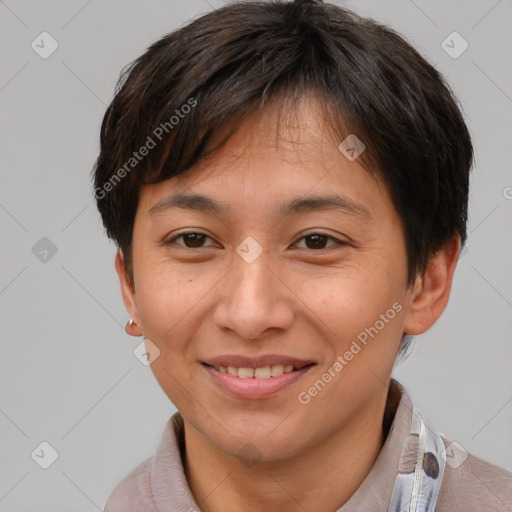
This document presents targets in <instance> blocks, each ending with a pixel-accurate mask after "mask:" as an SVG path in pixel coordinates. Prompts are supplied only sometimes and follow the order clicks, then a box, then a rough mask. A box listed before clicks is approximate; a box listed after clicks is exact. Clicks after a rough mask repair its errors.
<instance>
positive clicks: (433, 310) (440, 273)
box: [404, 235, 460, 335]
mask: <svg viewBox="0 0 512 512" xmlns="http://www.w3.org/2000/svg"><path fill="white" fill-rule="evenodd" d="M459 252H460V236H459V235H454V236H453V237H452V238H451V239H450V240H449V241H448V242H447V243H446V244H445V245H444V246H443V248H442V249H440V250H439V251H438V252H437V253H436V254H435V255H434V257H433V258H432V259H431V260H430V262H429V264H428V267H427V269H426V271H425V273H424V275H423V276H418V277H417V278H416V282H415V284H414V286H413V288H412V290H411V292H410V295H409V307H408V311H407V313H406V316H405V319H404V332H405V333H406V334H412V335H417V334H422V333H424V332H425V331H427V330H428V329H430V327H432V325H434V323H435V322H436V321H437V319H438V318H439V317H440V316H441V314H442V313H443V311H444V310H445V308H446V305H447V304H448V299H449V297H450V291H451V288H452V279H453V274H454V272H455V267H456V266H457V262H458V259H459Z"/></svg>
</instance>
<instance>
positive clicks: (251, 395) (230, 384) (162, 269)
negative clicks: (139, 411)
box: [123, 103, 413, 460]
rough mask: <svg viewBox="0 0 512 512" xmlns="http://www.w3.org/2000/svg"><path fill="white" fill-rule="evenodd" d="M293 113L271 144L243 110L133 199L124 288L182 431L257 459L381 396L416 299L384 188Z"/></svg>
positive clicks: (301, 441)
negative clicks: (193, 160) (204, 147)
mask: <svg viewBox="0 0 512 512" xmlns="http://www.w3.org/2000/svg"><path fill="white" fill-rule="evenodd" d="M297 114H298V119H299V122H300V129H298V128H297V126H296V125H294V124H293V123H291V124H287V125H286V127H285V128H281V131H280V133H279V139H278V142H276V122H277V117H276V116H275V115H273V114H272V113H271V111H268V112H266V113H264V115H263V116H260V117H257V116H255V115H253V116H252V117H250V118H249V119H248V120H247V121H246V122H245V124H244V125H243V126H242V127H241V128H240V129H239V130H238V132H237V133H236V134H235V135H234V136H233V137H232V138H231V139H230V140H229V141H228V143H227V144H226V145H225V146H224V148H223V149H221V150H219V151H218V152H217V153H215V154H214V155H213V156H212V157H211V158H209V159H207V160H204V161H201V162H200V163H199V164H197V165H196V166H195V167H193V168H191V169H190V170H188V171H187V172H186V173H184V174H183V175H181V176H178V177H176V178H172V179H170V180H167V181H165V182H162V183H159V184H156V185H150V186H145V187H144V188H143V189H142V190H141V195H140V201H139V206H138V210H137V214H136V219H135V225H134V231H133V245H132V247H133V253H132V254H133V273H134V288H133V289H128V288H127V285H126V283H125V285H124V291H123V293H124V298H125V303H126V304H127V307H128V309H129V312H130V314H131V316H132V318H133V319H134V320H135V321H136V322H137V323H139V324H140V325H141V326H142V334H143V336H144V338H146V339H149V340H151V342H152V343H154V344H155V345H156V346H157V347H158V349H159V350H160V355H159V356H158V357H157V358H156V359H155V361H154V362H153V363H152V365H151V368H152V370H153V372H154V375H155V376H156V378H157V380H158V382H159V384H160V385H161V387H162V389H163V390H164V391H165V393H166V394H167V395H168V397H169V398H170V400H171V401H172V402H173V403H174V404H175V406H176V407H177V409H178V410H179V411H180V413H181V414H182V416H183V417H184V419H185V421H186V423H188V424H190V425H192V426H193V427H194V428H195V429H196V430H197V431H199V432H201V433H202V434H204V436H206V437H207V438H208V439H210V440H211V441H212V442H213V444H214V445H216V446H217V447H219V448H220V449H222V450H223V451H225V452H227V453H231V454H235V453H237V452H238V450H240V448H241V447H242V446H244V445H245V444H246V443H247V442H250V443H252V444H253V445H255V446H256V447H257V449H258V450H259V452H260V453H261V457H262V458H263V459H267V460H272V459H283V458H286V457H293V456H294V455H298V454H300V453H301V452H302V451H304V450H307V449H309V448H312V447H313V446H315V445H316V444H319V443H320V442H321V441H322V440H323V439H326V438H328V437H329V436H331V435H333V434H334V433H335V432H337V431H340V429H344V428H346V429H349V428H350V425H351V423H353V422H354V420H355V419H356V418H358V417H360V416H361V415H362V414H363V413H364V411H365V410H368V408H369V407H371V406H372V405H371V404H374V403H375V401H376V399H377V397H382V396H383V395H385V392H386V388H385V385H384V384H383V383H386V382H388V380H389V376H390V374H391V370H392V367H393V363H394V361H395V357H396V354H397V351H398V349H399V346H400V341H401V337H402V333H403V332H404V328H405V326H406V323H407V321H408V319H409V315H410V310H411V304H412V300H413V298H412V292H411V290H410V289H409V288H408V287H407V258H406V252H405V243H404V235H403V228H402V224H401V221H400V218H399V216H398V214H397V213H396V211H395V209H394V207H393V205H392V203H391V200H390V196H389V193H388V191H387V190H386V187H385V186H384V184H383V183H382V182H381V181H380V179H379V178H376V177H375V176H372V175H370V174H369V173H368V172H367V171H365V170H364V169H363V168H362V166H361V165H360V164H359V163H358V161H357V159H356V160H355V161H350V160H348V159H347V158H346V157H345V156H344V154H343V153H341V152H340V151H339V149H338V145H339V142H340V141H339V142H336V141H332V139H331V138H330V137H329V136H328V134H327V131H326V129H325V127H324V126H323V124H322V122H321V115H320V114H319V111H318V109H316V108H315V107H314V103H309V104H302V105H301V107H300V108H299V109H298V111H297ZM177 195H180V196H191V195H197V196H199V195H200V196H204V198H206V199H204V198H203V199H198V198H196V199H195V200H193V199H190V198H189V199H188V200H187V199H186V198H184V197H181V198H180V199H176V196H177ZM173 197H175V199H174V200H173V199H172V198H173ZM326 197H330V201H328V200H326V199H325V198H326ZM322 198H323V199H322ZM334 199H337V201H335V200H334ZM227 367H229V368H227ZM239 368H242V369H241V370H240V369H239ZM255 368H256V370H255ZM291 368H293V369H292V370H291ZM290 370H291V371H290ZM253 374H255V376H254V377H250V375H253ZM334 404H339V406H336V407H334Z"/></svg>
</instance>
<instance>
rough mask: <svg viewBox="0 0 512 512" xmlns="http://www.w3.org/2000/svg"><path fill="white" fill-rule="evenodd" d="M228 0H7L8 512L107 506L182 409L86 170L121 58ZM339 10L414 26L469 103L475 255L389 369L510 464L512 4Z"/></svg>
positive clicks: (448, 425)
mask: <svg viewBox="0 0 512 512" xmlns="http://www.w3.org/2000/svg"><path fill="white" fill-rule="evenodd" d="M223 3H225V2H220V1H215V0H208V1H207V0H188V1H187V2H174V1H157V0H152V1H144V2H142V1H138V2H136V1H124V2H121V1H102V2H101V1H99V0H92V1H84V0H71V1H70V0H68V1H56V0H53V1H35V0H34V1H23V0H8V1H6V2H0V38H1V45H0V58H1V61H0V62H1V64H0V109H1V123H0V132H1V136H0V144H1V145H0V155H1V157H0V158H1V166H0V172H1V178H2V180H1V187H0V233H1V243H0V247H1V248H0V261H1V267H0V312H1V313H0V314H1V322H0V340H1V357H0V389H1V396H0V461H1V462H0V511H4V512H5V511H13V512H14V511H16V512H17V511H36V510H37V511H40V512H44V511H52V512H59V511H71V510H74V511H76V510H81V511H94V510H101V509H102V508H103V506H104V503H105V500H106V498H107V496H108V493H109V491H110V490H111V489H112V488H113V486H114V485H115V484H116V483H117V482H118V481H119V480H120V479H121V477H123V476H124V475H125V474H126V473H128V472H129V471H130V470H131V469H133V468H134V467H135V466H136V465H137V464H139V463H140V462H141V461H142V460H144V459H145V458H146V457H149V456H150V455H152V453H153V452H154V450H155V448H156V445H157V443H158V441H159V439H160V435H161V432H162V430H163V427H164V424H165V422H166V420H167V419H168V418H169V416H170V415H171V414H172V412H174V407H173V406H172V404H171V403H170V402H169V401H168V399H167V398H166V396H165V395H164V394H163V392H162V391H161V389H160V387H159V386H158V384H157V383H156V381H155V380H154V378H153V375H152V373H151V371H150V369H149V368H148V367H145V366H144V365H142V364H141V363H140V362H139V361H138V360H137V359H136V358H135V357H134V355H133V349H134V348H135V347H136V345H137V344H138V343H139V341H140V340H139V339H138V338H132V337H129V336H128V335H126V334H125V332H124V330H123V327H124V324H125V322H126V321H127V320H128V317H127V314H126V312H125V310H124V306H123V304H122V301H121V295H120V292H119V285H118V282H117V276H116V275H115V271H114V264H113V263H114V253H115V247H114V246H113V244H111V243H109V242H108V241H107V238H106V236H105V235H104V234H103V230H102V227H101V224H100V220H99V215H98V214H97V212H96V210H95V206H94V203H93V199H92V194H91V186H90V181H89V172H90V169H91V167H92V165H93V162H94V159H95V157H96V155H97V151H98V136H99V127H100V122H101V119H102V116H103V113H104V111H105V107H106V105H107V104H108V102H109V101H110V99H111V98H112V94H113V90H114V85H115V83H116V80H117V77H118V75H119V72H120V70H121V68H122V67H123V66H124V65H126V64H128V63H129V62H130V61H131V60H133V59H134V58H135V57H136V56H138V55H139V54H140V53H141V52H142V51H143V50H144V49H145V48H146V47H147V46H148V45H149V44H150V43H152V42H153V41H155V40H156V39H158V38H159V37H160V36H162V35H163V34H164V33H167V32H169V31H171V30H173V29H174V28H176V27H178V26H180V25H182V24H184V23H186V22H187V21H188V20H190V19H191V18H193V17H195V16H197V15H199V14H201V13H205V12H207V11H209V10H211V9H213V8H216V7H219V6H220V5H222V4H223ZM339 3H340V4H341V2H339ZM344 5H347V6H348V7H351V8H353V9H355V10H356V11H357V12H359V13H360V14H363V15H369V16H371V17H374V18H375V19H377V20H380V21H382V22H384V23H388V24H390V25H391V26H392V27H393V28H395V29H396V30H398V31H399V32H401V33H402V34H403V35H404V36H405V37H406V38H408V39H409V41H411V42H412V43H413V44H414V45H415V46H416V47H417V48H418V49H419V50H420V51H421V52H422V53H423V54H424V55H426V56H427V57H428V59H429V60H430V61H431V62H432V63H433V64H435V65H436V66H437V67H438V69H439V70H440V71H441V72H442V73H443V74H444V75H445V76H446V77H447V80H448V82H449V83H450V85H451V86H452V88H453V90H454V91H455V93H456V94H457V96H458V97H459V98H460V100H461V102H462V105H463V108H464V110H465V112H466V117H467V122H468V125H469V128H470V131H471V133H472V135H473V137H474V143H475V147H476V158H477V165H476V168H474V171H473V175H472V185H471V186H472V189H471V191H472V192H471V199H470V226H469V231H470V238H469V246H468V250H467V252H465V253H464V255H463V257H462V258H461V261H460V263H459V267H458V269H457V271H456V274H455V280H454V287H453V292H452V297H451V300H450V304H449V306H448V308H447V310H446V312H445V313H444V315H443V316H442V318H441V319H440V320H439V321H438V323H437V324H436V325H435V326H434V327H433V328H432V329H431V330H430V331H429V332H428V333H426V334H425V335H423V336H420V337H418V338H417V340H416V344H415V349H414V351H413V353H412V355H411V356H410V357H409V359H408V360H406V361H405V362H404V363H402V364H401V365H399V366H398V367H397V369H396V376H397V377H398V378H399V379H400V380H401V381H402V383H403V384H404V385H405V386H406V387H407V388H408V390H409V391H410V393H411V395H412V397H413V399H414V400H415V402H416V403H417V404H418V405H419V406H420V408H421V410H422V411H423V413H424V415H425V416H426V417H427V419H428V420H429V421H430V422H431V423H432V425H433V426H434V427H435V428H437V429H438V430H439V431H441V432H442V433H443V434H445V435H446V436H448V437H449V438H451V439H453V440H457V441H458V442H459V443H460V444H461V445H462V446H463V447H464V448H465V449H466V450H468V451H470V452H472V453H474V454H475V455H477V456H480V457H482V458H484V459H486V460H488V461H490V462H493V463H495V464H497V465H500V466H503V467H505V468H507V469H509V470H512V442H511V440H510V434H511V427H512V372H511V360H512V343H511V334H510V333H511V331H512V269H511V261H512V258H511V254H512V237H511V236H510V235H511V226H512V199H511V198H512V189H511V188H508V187H512V172H511V166H510V155H509V152H510V147H511V144H510V141H511V137H510V136H511V128H510V127H511V113H512V83H511V77H512V72H511V69H512V68H511V65H510V64H511V62H510V55H512V36H511V32H510V26H511V23H512V1H511V0H500V1H496V0H478V1H476V0H475V1H467V0H465V1H462V0H460V1H451V2H447V1H440V0H436V1H432V0H430V1H427V0H415V1H412V0H395V1H387V2H383V1H380V0H363V1H352V2H350V1H348V2H344ZM43 31H47V32H49V33H50V34H51V35H52V37H53V38H54V39H55V40H56V41H57V42H58V45H59V46H58V49H57V50H56V51H55V52H54V53H53V54H52V55H51V56H50V57H49V58H47V59H43V58H41V57H40V56H39V55H38V54H37V53H36V52H35V51H34V50H33V49H32V48H31V43H32V41H33V40H35V39H36V38H37V37H38V36H39V34H40V33H41V32H43ZM453 31H457V32H459V33H460V34H461V35H462V36H463V37H464V39H465V40H466V41H467V42H468V43H469V48H468V49H467V50H466V51H465V52H464V53H463V54H462V55H460V56H459V57H458V58H457V59H454V58H452V57H450V56H449V55H448V54H447V53H446V52H445V50H444V49H443V48H442V47H441V43H442V41H443V40H445V38H446V37H447V36H448V35H449V34H450V33H452V32H453ZM36 42H37V40H36ZM457 44H458V43H457ZM46 48H48V46H46ZM455 48H456V49H457V46H455ZM43 237H47V238H48V239H49V240H51V242H52V243H53V244H54V245H55V248H56V249H57V252H56V253H55V254H52V251H51V248H50V249H49V246H48V241H47V240H43V241H40V239H41V238H43ZM36 244H39V245H36ZM34 246H35V249H33V247H34ZM44 250H49V252H48V253H44ZM42 441H47V442H48V443H50V445H51V446H53V447H54V449H55V450H56V451H57V452H58V454H59V456H58V458H57V460H56V461H55V462H54V463H53V464H52V465H51V466H50V467H49V468H48V469H46V470H45V469H42V468H41V467H39V465H38V464H36V462H35V461H34V460H33V458H32V457H31V453H32V452H33V451H34V449H36V448H37V447H38V446H39V444H40V443H41V442H42ZM43 453H45V455H44V456H48V451H46V452H44V451H43ZM42 457H43V456H41V458H42Z"/></svg>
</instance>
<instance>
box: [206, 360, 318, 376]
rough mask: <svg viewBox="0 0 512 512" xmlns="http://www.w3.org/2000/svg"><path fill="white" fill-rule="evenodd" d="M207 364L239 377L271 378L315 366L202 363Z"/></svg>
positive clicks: (219, 370)
mask: <svg viewBox="0 0 512 512" xmlns="http://www.w3.org/2000/svg"><path fill="white" fill-rule="evenodd" d="M202 364H203V365H205V366H208V367H210V368H213V369H214V370H216V371H218V372H220V373H227V374H229V375H232V376H233V377H238V378H239V379H270V378H276V377H280V376H281V375H283V374H285V373H292V372H297V371H300V370H302V369H304V368H306V367H310V366H313V365H314V364H315V363H305V364H297V365H293V364H287V365H283V364H273V365H267V366H259V367H254V368H252V367H243V366H242V367H237V366H222V365H218V366H217V365H210V364H207V363H202Z"/></svg>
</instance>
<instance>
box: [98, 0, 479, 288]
mask: <svg viewBox="0 0 512 512" xmlns="http://www.w3.org/2000/svg"><path fill="white" fill-rule="evenodd" d="M307 92H314V93H315V94H316V96H317V97H318V98H319V99H320V100H321V102H322V106H323V107H322V108H323V110H324V114H325V118H326V119H327V120H328V121H329V125H330V126H332V130H333V133H335V134H336V135H337V137H338V140H339V141H342V140H343V139H344V138H345V137H346V136H347V135H348V134H351V133H353V134H355V135H356V136H357V138H358V139H360V140H362V141H363V143H364V144H365V146H366V149H365V151H364V153H363V154H362V155H361V157H360V160H361V162H362V163H363V164H364V166H365V167H366V168H367V169H368V170H369V171H370V172H374V173H379V175H380V176H382V178H383V179H384V181H385V183H386V184H387V186H388V188H389V192H390V196H391V199H392V201H393V204H394V206H395V208H396V210H397V212H398V214H399V215H400V217H401V219H402V222H403V226H404V236H405V242H406V249H407V257H408V278H409V284H412V282H413V281H414V279H415V276H416V275H417V273H418V272H424V271H425V269H426V267H427V264H428V260H429V258H430V257H431V256H432V255H433V254H434V253H435V252H436V251H437V250H439V249H440V248H441V247H442V246H443V244H444V243H445V242H446V241H447V240H448V239H449V238H450V237H451V236H452V235H454V234H459V235H460V237H461V240H462V243H463V244H464V242H465V239H466V223H467V206H468V188H469V171H470V168H471V165H472V160H473V148H472V143H471V138H470V135H469V132H468V129H467V127H466V125H465V123H464V120H463V116H462V113H461V110H460V109H459V106H458V104H457V100H456V99H455V97H454V95H453V94H452V92H451V90H450V88H449V86H448V85H447V84H446V82H445V80H444V78H443V76H442V75H441V74H440V73H439V72H438V71H436V69H434V67H433V66H432V65H430V64H429V63H428V62H427V61H426V60H425V58H423V57H422V56H421V55H420V54H419V53H418V52H417V51H416V50H415V49H414V48H412V46H411V45H410V44H409V43H408V42H406V41H405V40H404V38H403V37H401V36H400V35H398V34H397V33H396V32H394V31H393V30H392V29H390V28H388V27H386V26H385V25H382V24H380V23H378V22H376V21H374V20H371V19H367V18H362V17H360V16H358V15H356V14H355V13H353V12H351V11H349V10H347V9H345V8H341V7H338V6H335V5H332V4H328V3H323V2H321V1H319V0H296V1H294V2H288V1H286V2H283V1H259V2H237V3H232V4H229V5H226V6H224V7H222V8H220V9H217V10H215V11H213V12H210V13H208V14H206V15H203V16H201V17H199V18H198V19H195V20H194V21H192V22H191V23H189V24H188V25H186V26H184V27H182V28H180V29H178V30H175V31H173V32H171V33H169V34H167V35H165V36H164V37H162V38H161V39H159V40H158V41H156V42H155V43H154V44H152V45H151V46H150V47H149V48H148V49H147V51H146V52H145V53H144V54H143V55H141V56H140V57H138V58H137V59H136V60H135V61H134V62H133V63H131V64H130V65H129V66H128V67H127V68H126V69H124V70H123V72H122V74H121V77H120V79H119V82H118V85H117V87H116V92H115V96H114V98H113V100H112V102H111V104H110V105H109V106H108V108H107V111H106V113H105V116H104V119H103V123H102V126H101V150H100V153H99V156H98V158H97V161H96V164H95V167H94V170H93V172H94V187H95V197H96V200H97V206H98V209H99V211H100V213H101V216H102V220H103V223H104V226H105V229H106V231H107V234H108V236H109V237H110V238H112V239H114V240H115V242H116V243H117V245H118V246H119V247H120V248H121V249H122V251H123V254H124V256H125V261H126V263H127V267H128V268H129V269H130V266H131V265H130V261H131V257H130V256H131V242H132V233H133V223H134V218H135V213H136V209H137V204H138V194H139V189H140V187H141V186H142V185H144V184H148V183H158V182H161V181H163V180H166V179H169V178H171V177H173V176H177V175H179V174H181V173H184V172H186V171H187V169H189V168H190V167H191V166H192V165H194V164H195V163H196V162H198V160H199V159H200V158H202V157H204V156H206V154H210V153H211V152H212V151H214V150H215V149H216V148H209V147H208V144H209V141H210V139H211V138H212V136H213V135H215V134H217V133H219V131H220V129H221V127H223V126H225V125H226V123H228V122H229V123H231V124H232V126H233V129H232V130H231V131H230V132H229V135H230V134H232V133H234V131H235V130H236V128H237V127H238V126H240V124H241V123H242V122H243V120H244V119H245V118H246V117H247V115H248V114H249V113H251V112H252V111H254V110H255V109H260V110H261V109H263V108H264V107H268V106H269V105H270V104H272V103H274V104H279V105H286V106H287V107H292V106H293V104H294V102H295V101H297V100H298V99H299V98H301V97H303V96H304V95H305V94H306V93H307ZM185 106H187V108H185ZM164 132H165V133H164ZM155 133H156V134H159V135H160V136H159V137H157V136H156V135H155ZM229 135H228V136H229ZM149 139H151V141H152V142H153V143H154V144H155V145H154V146H153V147H151V148H149V150H148V147H149V146H150V145H151V144H150V140H149ZM156 139H158V140H156ZM225 140H227V138H226V139H225ZM225 140H224V141H223V142H225ZM219 146H220V144H219V145H218V146H216V147H219ZM143 147H146V151H145V152H144V153H145V156H144V157H143V158H135V156H134V151H135V152H137V151H138V150H139V148H143ZM207 149H208V151H207ZM137 155H138V153H137ZM138 156H139V155H138ZM132 164H133V165H132ZM130 273H131V270H130Z"/></svg>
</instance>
